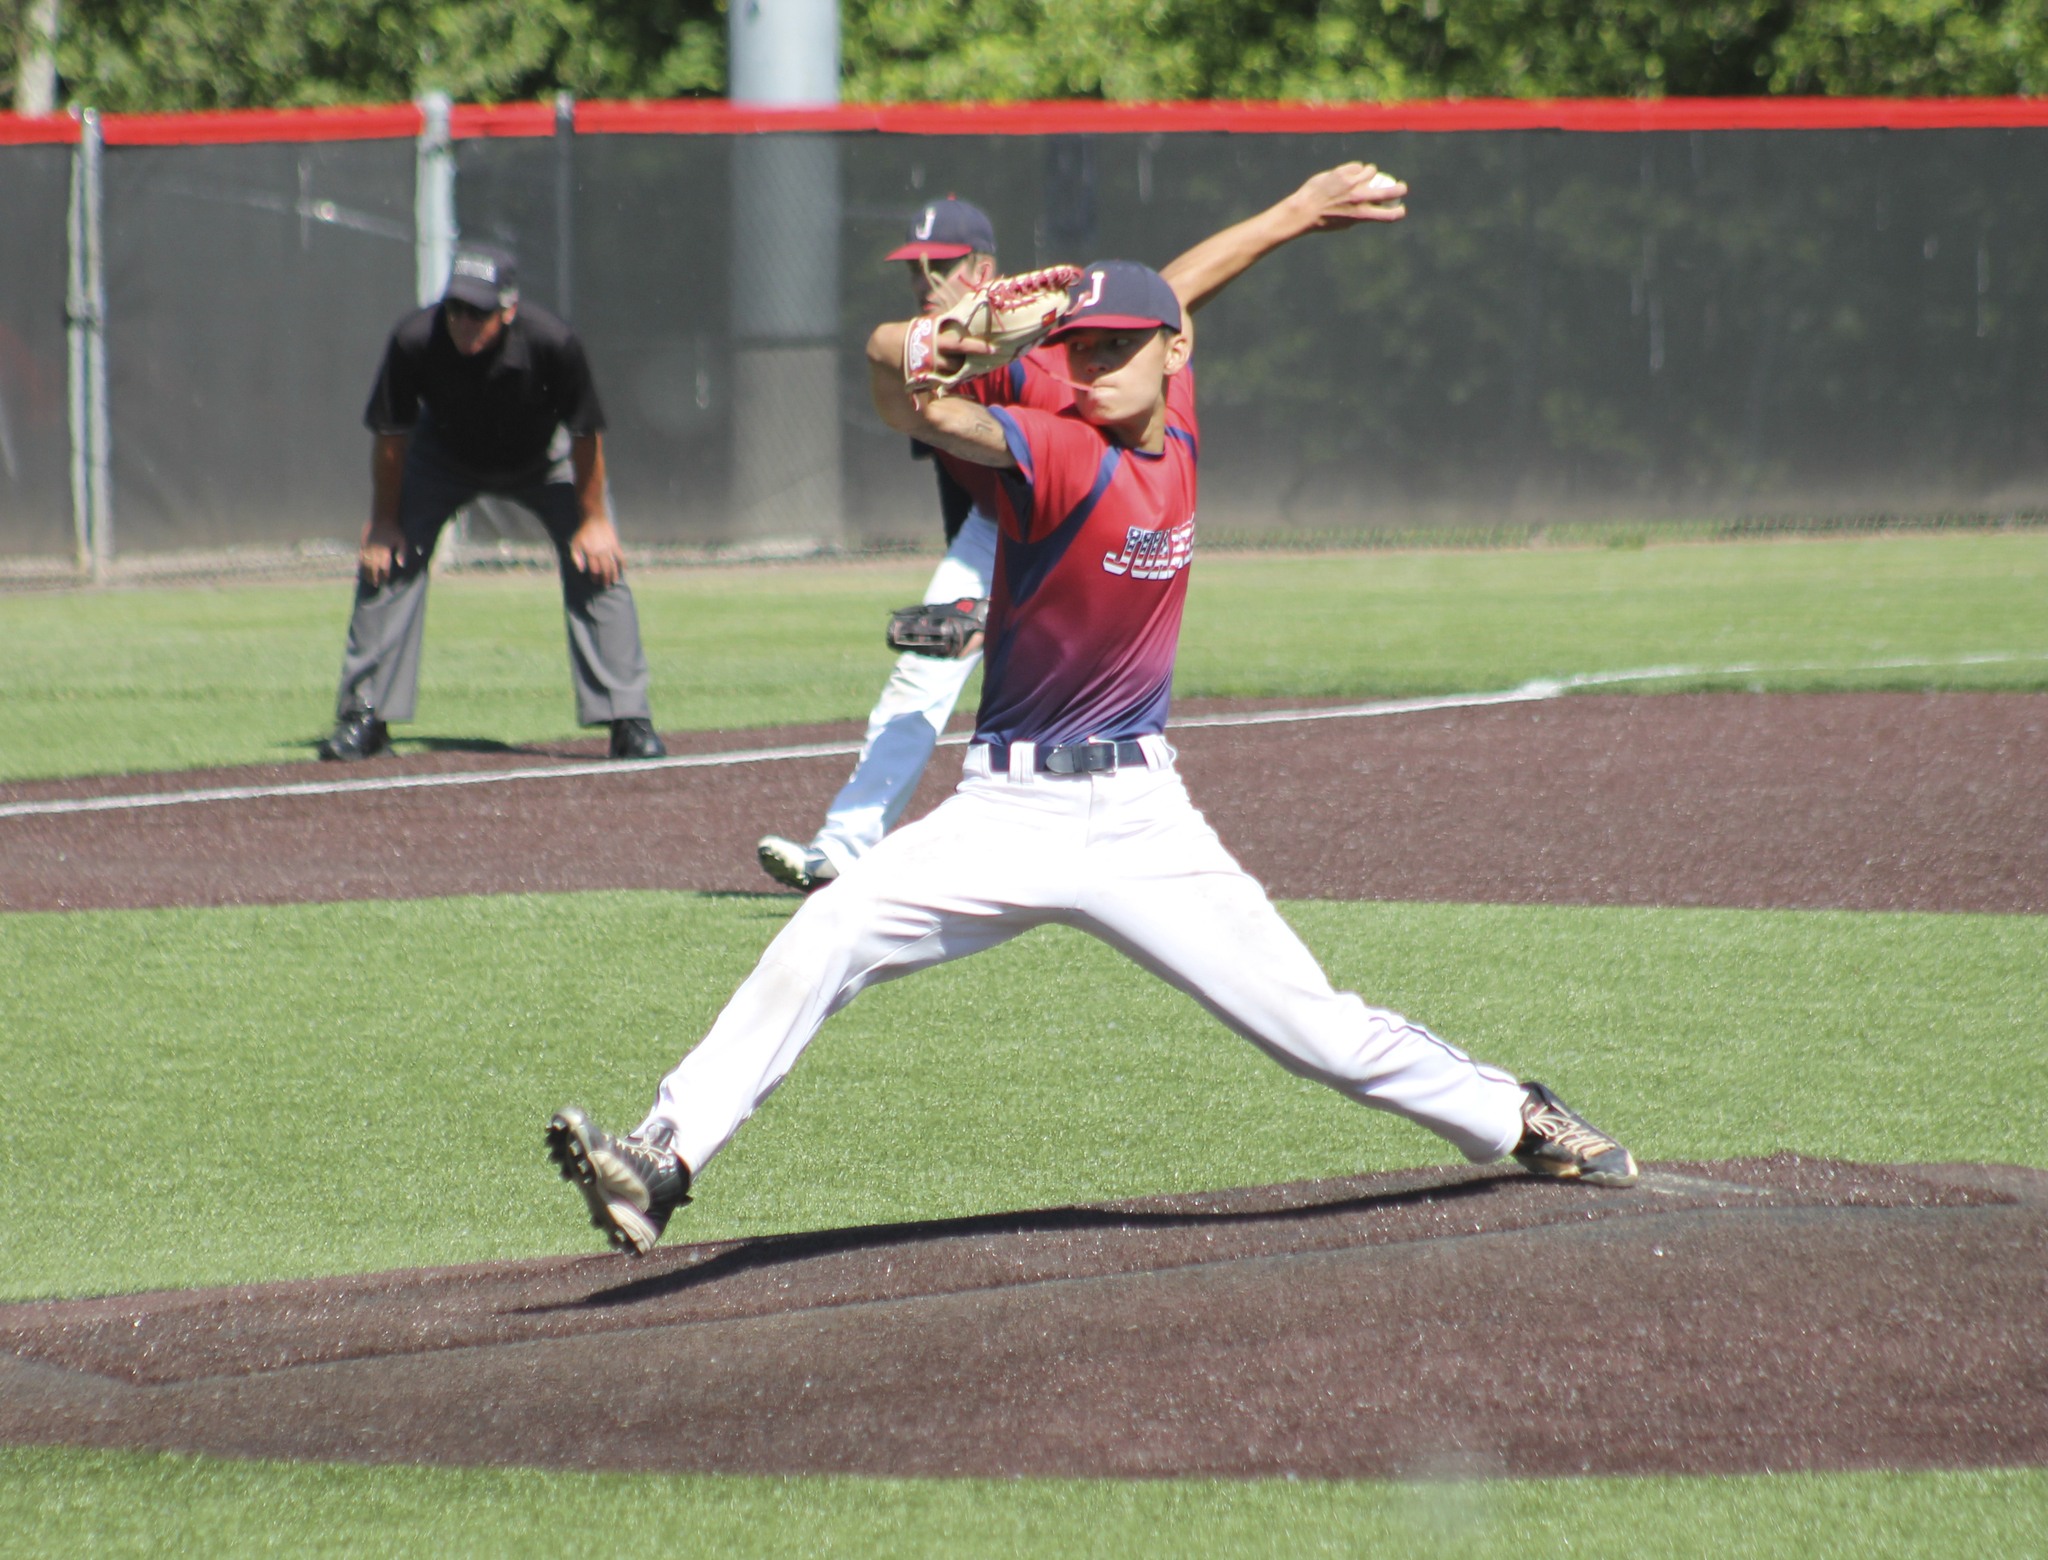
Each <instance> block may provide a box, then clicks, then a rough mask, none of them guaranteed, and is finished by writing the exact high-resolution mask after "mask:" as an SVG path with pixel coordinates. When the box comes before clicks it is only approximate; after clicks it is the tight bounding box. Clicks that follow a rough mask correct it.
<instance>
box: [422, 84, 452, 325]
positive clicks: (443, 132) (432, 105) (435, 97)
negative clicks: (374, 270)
mask: <svg viewBox="0 0 2048 1560" xmlns="http://www.w3.org/2000/svg"><path fill="white" fill-rule="evenodd" d="M448 110H449V102H448V94H447V93H445V92H429V93H428V94H427V95H426V96H425V97H423V98H421V99H420V139H419V147H418V150H417V151H416V152H415V153H414V156H413V184H412V231H413V240H412V252H413V276H414V296H415V297H416V298H417V299H418V300H419V302H420V305H421V306H422V307H425V306H426V305H427V304H430V303H432V302H433V301H434V300H435V299H437V298H439V297H440V296H441V289H442V288H443V287H445V286H447V285H448V265H449V262H450V261H451V260H453V259H454V257H455V143H454V141H453V140H451V139H450V137H449V134H448Z"/></svg>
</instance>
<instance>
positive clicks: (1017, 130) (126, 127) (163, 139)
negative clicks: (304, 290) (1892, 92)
mask: <svg viewBox="0 0 2048 1560" xmlns="http://www.w3.org/2000/svg"><path fill="white" fill-rule="evenodd" d="M575 120H576V128H577V130H579V131H581V132H582V133H584V134H587V135H748V134H757V133H761V132H765V131H775V130H813V131H828V130H829V131H873V132H877V133H881V134H888V135H1088V134H1099V135H1114V134H1133V133H1136V134H1145V133H1151V132H1175V131H1180V132H1188V131H1235V132H1238V133H1242V134H1253V135H1257V134H1281V133H1286V134H1296V135H1301V134H1326V135H1327V134H1341V133H1347V132H1348V133H1371V132H1375V131H1377V132H1381V133H1386V132H1391V131H1403V130H1420V131H1458V130H1572V131H1580V132H1587V133H1593V134H1603V133H1604V134H1616V133H1628V132H1638V131H1689V130H1960V129H2023V128H2029V127H2039V126H2048V98H2017V97H1983V98H1785V97H1777V98H1773V97H1758V98H1569V99H1525V98H1514V99H1507V98H1486V99H1470V100H1461V101H1442V100H1428V101H1417V102H1408V103H1217V102H1204V103H1103V102H1096V101H1069V102H1057V103H886V104H844V105H840V106H838V107H833V108H756V107H751V106H748V105H744V104H734V103H728V102H726V101H725V100H724V99H723V98H682V99H673V100H669V101H665V102H641V103H603V102H587V103H578V104H577V105H576V107H575ZM100 125H101V133H102V136H103V137H104V139H105V142H106V144H107V145H109V146H191V145H227V144H234V143H245V142H254V141H365V140H395V139H400V138H403V137H407V136H413V135H417V134H418V133H419V129H420V111H419V109H418V107H417V106H416V105H414V104H411V103H394V104H385V105H378V106H372V107H365V108H288V109H233V110H225V111H221V112H217V113H203V114H107V115H104V116H103V117H102V118H101V121H100ZM450 129H451V131H452V132H453V134H454V135H455V136H456V137H458V138H461V139H468V138H472V137H478V136H542V135H551V134H553V133H554V129H555V110H554V106H553V105H552V104H551V103H504V104H498V105H495V106H490V105H482V104H459V105H457V106H456V108H455V109H454V111H453V113H452V115H451V116H450ZM77 139H78V122H77V121H76V120H75V119H74V118H72V116H70V115H69V114H51V115H46V116H43V117H40V118H24V117H21V116H19V115H0V145H26V144H34V143H37V142H60V143H62V142H72V141H76V140H77Z"/></svg>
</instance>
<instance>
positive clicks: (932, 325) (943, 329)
mask: <svg viewBox="0 0 2048 1560" xmlns="http://www.w3.org/2000/svg"><path fill="white" fill-rule="evenodd" d="M1080 279H1081V268H1080V267H1079V266H1074V265H1049V266H1047V267H1046V268H1045V269H1044V270H1042V271H1026V272H1023V273H1022V274H1021V275H1018V276H999V277H997V278H996V279H995V280H994V281H992V282H990V283H988V284H987V285H986V286H984V287H979V288H976V289H975V290H974V291H973V292H971V293H969V294H967V296H966V297H964V298H962V299H961V300H960V301H959V302H958V303H956V304H954V305H953V306H952V307H951V308H950V309H946V310H944V311H942V312H940V313H938V314H930V315H926V316H924V317H923V318H920V319H915V320H912V321H911V322H910V329H909V330H908V331H906V332H905V333H904V336H903V383H904V387H905V388H906V389H908V390H909V391H910V393H911V394H912V395H931V394H933V393H935V392H937V391H941V390H946V389H949V388H950V387H952V386H954V385H957V384H959V383H960V382H961V381H962V380H963V379H974V378H977V377H979V376H980V375H982V374H986V373H989V372H991V371H992V370H994V369H998V368H1001V367H1003V366H1004V365H1006V364H1008V363H1009V362H1011V361H1012V360H1013V359H1015V358H1016V357H1017V356H1018V355H1019V354H1021V353H1024V352H1027V351H1029V350H1030V349H1031V348H1032V347H1034V346H1036V345H1037V344H1038V342H1039V341H1041V340H1042V339H1044V336H1045V333H1046V332H1047V331H1049V330H1051V329H1052V328H1053V326H1054V325H1055V324H1056V323H1057V322H1058V320H1059V317H1060V315H1061V314H1062V313H1063V312H1064V311H1065V310H1066V307H1067V289H1068V288H1069V287H1071V286H1072V285H1073V284H1074V283H1075V282H1077V281H1079V280H1080Z"/></svg>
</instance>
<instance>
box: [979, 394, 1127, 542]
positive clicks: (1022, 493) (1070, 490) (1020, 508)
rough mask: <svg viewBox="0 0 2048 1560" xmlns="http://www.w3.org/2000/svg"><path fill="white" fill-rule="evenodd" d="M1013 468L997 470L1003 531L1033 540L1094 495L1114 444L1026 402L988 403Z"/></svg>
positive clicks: (1084, 426) (1072, 420) (1103, 481)
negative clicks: (1002, 501)
mask: <svg viewBox="0 0 2048 1560" xmlns="http://www.w3.org/2000/svg"><path fill="white" fill-rule="evenodd" d="M989 415H990V416H992V417H993V418H995V420H996V421H997V422H998V423H999V424H1001V426H1002V430H1003V439H1004V442H1005V443H1007V444H1008V445H1009V447H1010V458H1011V459H1012V460H1014V461H1016V463H1017V469H1016V470H1015V471H1014V472H1005V473H1004V474H1003V487H1004V489H1005V496H1006V497H1007V498H1008V500H1009V501H1008V502H1007V503H1006V504H1004V505H1003V506H1002V511H1003V512H1002V514H1001V516H1000V517H999V519H998V522H997V523H998V524H999V525H1001V527H1002V529H1003V531H1004V532H1005V534H1007V535H1010V536H1012V537H1014V538H1015V539H1016V540H1018V541H1024V542H1035V541H1039V540H1041V539H1043V538H1044V537H1046V536H1048V535H1050V534H1051V533H1052V532H1054V531H1056V530H1058V529H1059V528H1060V527H1061V526H1062V525H1064V524H1066V523H1067V521H1069V520H1070V519H1072V518H1073V517H1074V515H1075V514H1076V513H1077V512H1079V511H1081V510H1083V508H1084V506H1087V505H1088V502H1089V500H1090V498H1091V497H1095V496H1099V494H1100V490H1101V488H1102V486H1103V485H1104V484H1106V483H1107V481H1108V472H1109V471H1110V470H1113V469H1114V459H1113V458H1114V455H1115V452H1116V446H1115V444H1114V443H1112V442H1111V441H1110V439H1109V438H1108V437H1107V436H1106V435H1104V434H1102V433H1101V432H1099V431H1098V430H1096V429H1094V428H1091V427H1089V426H1088V425H1087V424H1086V423H1084V422H1081V421H1079V420H1078V419H1076V418H1072V417H1061V416H1058V415H1057V414H1055V413H1052V412H1046V411H1041V410H1040V409H1038V408H1037V407H1029V406H992V407H990V408H989Z"/></svg>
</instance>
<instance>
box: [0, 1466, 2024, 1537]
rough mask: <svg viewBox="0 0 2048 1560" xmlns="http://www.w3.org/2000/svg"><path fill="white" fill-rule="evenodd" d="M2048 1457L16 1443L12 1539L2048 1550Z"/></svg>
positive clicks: (4, 1476) (2, 1513)
mask: <svg viewBox="0 0 2048 1560" xmlns="http://www.w3.org/2000/svg"><path fill="white" fill-rule="evenodd" d="M2044 1546H2048V1473H2043V1472H2041V1471H2040V1470H1996V1471H1988V1472H1974V1473H1915V1474H1898V1475H1878V1474H1834V1475H1824V1476H1823V1475H1776V1476H1766V1477H1754V1478H1738V1479H1573V1480H1492V1481H1487V1482H1483V1483H1482V1482H1472V1481H1465V1482H1430V1483H1413V1484H1396V1483H1343V1484H1333V1483H1308V1482H1301V1483H1295V1482H1288V1481H1280V1480H1266V1481H1255V1482H1228V1483H1227V1482H1220V1481H1207V1480H1185V1481H1181V1480H1158V1481H1147V1482H1135V1481H1134V1482H1128V1483H1109V1482H1082V1481H1067V1480H1059V1481H1054V1480H1045V1481H1030V1482H1024V1481H1006V1482H992V1481H987V1480H968V1479H961V1480H924V1481H908V1480H884V1479H865V1480H857V1479H729V1478H663V1477H654V1476H647V1475H628V1474H560V1473H541V1472H536V1471H532V1470H527V1469H480V1470H462V1469H448V1468H358V1467H346V1466H332V1465H325V1466H310V1465H299V1466H293V1465H289V1464H276V1463H237V1462H222V1461H216V1460H213V1459H208V1458H188V1457H176V1456H151V1455H134V1454H127V1453H108V1452H89V1451H66V1450H43V1449H28V1450H23V1449H0V1556H6V1555H51V1554H88V1553H90V1554H107V1555H129V1554H202V1555H240V1554H271V1553H294V1554H349V1555H425V1554H459V1555H527V1554H534V1555H543V1554H545V1555H559V1554H562V1553H564V1552H570V1553H575V1552H580V1551H584V1550H588V1551H590V1552H593V1553H599V1554H609V1553H612V1552H614V1551H627V1552H646V1553H676V1554H688V1555H693V1556H705V1557H719V1556H733V1557H744V1556H782V1555H787V1556H827V1557H838V1556H845V1557H875V1560H897V1557H902V1560H910V1557H917V1556H932V1557H935V1560H955V1557H959V1556H975V1557H990V1560H995V1557H1001V1556H1012V1555H1015V1556H1034V1557H1043V1556H1061V1555H1128V1556H1153V1555H1159V1556H1166V1555H1176V1556H1178V1555H1190V1556H1194V1555H1215V1556H1245V1557H1266V1556H1271V1557H1274V1560H1291V1557H1296V1556H1303V1557H1307V1556H1358V1555H1373V1556H1379V1557H1385V1560H1406V1557H1411V1556H1449V1557H1462V1556H1471V1557H1473V1560H1494V1557H1498V1556H1502V1555H1561V1554H1590V1555H1611V1556H1623V1555H1626V1556H1630V1557H1632V1560H1649V1557H1658V1556H1667V1555H1668V1556H1702V1557H1711V1560H1750V1557H1764V1556H1771V1557H1778V1556H1784V1557H1793V1556H1797V1557H1802V1560H1805V1557H1822V1560H1885V1557H1917V1556H1928V1557H1936V1556H1968V1557H1971V1560H1994V1557H2001V1556H2013V1557H2017V1556H2025V1555H2038V1554H2040V1553H2042V1552H2043V1549H2044Z"/></svg>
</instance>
